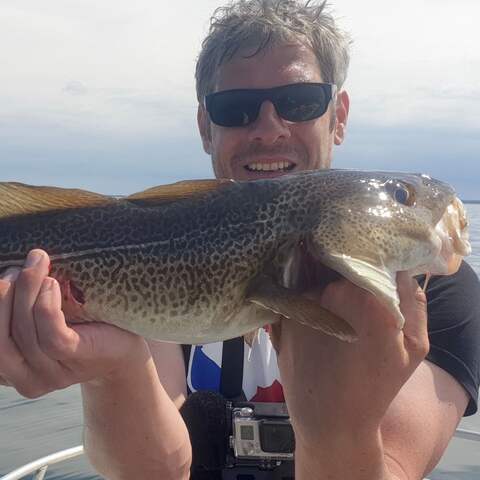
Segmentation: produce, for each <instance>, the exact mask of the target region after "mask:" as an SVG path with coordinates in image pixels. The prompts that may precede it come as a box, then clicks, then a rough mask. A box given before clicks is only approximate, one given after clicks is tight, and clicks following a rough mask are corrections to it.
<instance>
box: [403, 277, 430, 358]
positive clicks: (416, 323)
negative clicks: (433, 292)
mask: <svg viewBox="0 0 480 480" xmlns="http://www.w3.org/2000/svg"><path fill="white" fill-rule="evenodd" d="M397 287H398V295H399V297H400V310H401V311H402V313H403V316H404V317H405V325H404V327H403V334H404V337H405V343H406V344H407V348H408V350H409V351H410V352H412V353H415V354H417V355H419V356H420V357H422V358H423V357H425V356H426V354H427V353H428V349H429V341H428V329H427V322H428V314H427V298H426V296H425V293H424V292H423V290H422V289H421V288H420V286H419V285H418V283H417V281H416V280H415V279H414V278H411V277H410V276H409V275H408V274H407V273H406V272H399V273H398V274H397Z"/></svg>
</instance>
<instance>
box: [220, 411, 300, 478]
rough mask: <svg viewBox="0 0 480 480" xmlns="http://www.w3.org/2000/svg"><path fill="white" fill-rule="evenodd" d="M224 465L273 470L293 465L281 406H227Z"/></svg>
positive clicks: (288, 430) (291, 438)
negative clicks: (283, 465)
mask: <svg viewBox="0 0 480 480" xmlns="http://www.w3.org/2000/svg"><path fill="white" fill-rule="evenodd" d="M228 419H231V421H230V422H229V423H230V425H231V431H230V435H229V443H230V445H229V447H230V452H229V455H228V458H227V465H228V466H230V467H233V466H239V465H245V466H247V465H249V466H253V465H256V466H257V467H260V468H263V469H273V468H276V467H278V466H279V465H281V464H282V463H283V462H293V458H294V451H295V437H294V433H293V429H292V426H291V423H290V419H289V416H288V412H287V408H286V405H285V404H284V403H255V402H237V403H232V402H227V422H228Z"/></svg>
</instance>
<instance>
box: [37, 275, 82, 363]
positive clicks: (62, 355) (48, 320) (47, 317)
mask: <svg viewBox="0 0 480 480" xmlns="http://www.w3.org/2000/svg"><path fill="white" fill-rule="evenodd" d="M61 306H62V300H61V292H60V286H59V284H58V282H57V281H56V280H54V279H53V278H48V277H47V278H45V279H44V281H43V283H42V286H41V289H40V292H39V294H38V297H37V299H36V302H35V304H34V307H33V316H34V320H35V325H36V329H37V338H38V345H39V348H40V349H41V351H42V352H43V353H44V354H46V355H48V357H49V358H52V359H55V360H59V361H62V360H65V359H68V358H70V357H71V356H72V355H74V354H75V352H77V351H78V344H79V336H78V334H77V333H76V331H75V330H73V329H71V328H69V327H68V326H67V324H66V322H65V316H64V314H63V312H62V310H61Z"/></svg>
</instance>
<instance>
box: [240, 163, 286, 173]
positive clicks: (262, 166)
mask: <svg viewBox="0 0 480 480" xmlns="http://www.w3.org/2000/svg"><path fill="white" fill-rule="evenodd" d="M291 166H292V163H290V162H273V163H260V162H255V163H251V164H250V165H247V168H248V170H255V171H262V172H275V171H277V170H286V169H288V168H290V167H291Z"/></svg>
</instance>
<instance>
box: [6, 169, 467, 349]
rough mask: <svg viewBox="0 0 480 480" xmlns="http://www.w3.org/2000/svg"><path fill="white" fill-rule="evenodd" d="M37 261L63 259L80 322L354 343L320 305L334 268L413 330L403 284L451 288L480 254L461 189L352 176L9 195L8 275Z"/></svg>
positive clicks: (58, 268) (70, 316)
mask: <svg viewBox="0 0 480 480" xmlns="http://www.w3.org/2000/svg"><path fill="white" fill-rule="evenodd" d="M34 248H42V249H44V250H45V251H47V253H48V254H49V256H50V259H51V272H50V276H52V277H53V278H55V279H56V280H57V281H58V282H59V285H60V288H61V293H62V310H63V311H64V313H65V317H66V319H67V321H68V322H72V323H74V322H92V321H93V322H106V323H111V324H113V325H116V326H118V327H120V328H123V329H126V330H128V331H131V332H134V333H136V334H139V335H141V336H144V337H146V338H151V339H155V340H161V341H167V342H174V343H184V344H205V343H210V342H216V341H222V340H226V339H229V338H234V337H239V336H242V335H249V334H250V333H251V332H255V331H256V330H257V329H258V328H261V327H264V326H265V325H268V324H273V323H275V322H277V321H278V320H279V318H282V319H285V320H287V319H288V320H289V321H298V322H300V323H303V324H305V325H308V326H310V327H312V328H315V329H317V330H320V331H322V332H324V333H326V334H328V335H333V336H335V337H337V338H338V339H340V340H343V341H348V342H351V341H355V339H356V332H355V331H354V330H353V328H352V327H351V326H350V324H348V323H347V322H346V321H345V320H343V319H341V318H339V317H338V316H336V315H334V314H333V313H331V312H329V311H328V310H326V309H324V308H323V307H322V306H321V305H320V303H319V302H318V301H315V300H314V299H312V298H311V296H309V295H307V293H308V291H309V289H311V288H312V287H314V286H315V284H316V282H319V281H321V277H322V273H321V272H322V268H323V267H326V268H328V269H332V270H333V271H335V272H336V274H338V275H340V276H343V277H345V278H347V279H348V280H350V281H351V282H353V283H354V284H356V285H358V286H359V287H361V288H363V289H365V290H367V291H369V292H371V293H372V294H374V295H375V296H376V297H377V298H378V299H379V300H380V301H381V302H382V303H383V304H385V305H386V306H387V307H388V308H389V310H390V311H391V312H392V315H393V317H394V318H395V320H396V322H397V326H398V328H402V326H403V323H404V318H403V315H402V313H401V311H400V308H399V297H398V293H397V285H396V272H398V271H407V272H409V274H411V275H412V276H413V275H417V274H421V273H425V274H432V275H449V274H452V273H454V272H455V271H456V270H458V268H459V265H460V263H461V261H462V258H463V257H464V256H466V255H468V254H469V253H470V251H471V247H470V243H469V240H468V217H467V214H466V211H465V209H464V207H463V204H462V202H461V200H460V199H459V198H458V197H457V196H456V194H455V191H454V190H453V188H452V187H451V186H449V185H448V184H446V183H444V182H441V181H440V180H436V179H433V178H431V177H429V176H428V175H425V174H413V173H406V172H377V171H363V170H342V169H327V170H315V171H306V172H301V173H294V174H289V175H284V176H280V177H277V178H273V179H259V180H253V181H234V180H231V179H206V180H190V181H182V182H177V183H174V184H171V185H160V186H156V187H152V188H149V189H147V190H145V191H143V192H138V193H135V194H132V195H128V196H108V195H102V194H99V193H95V192H89V191H86V190H81V189H66V188H59V187H48V186H32V185H26V184H21V183H17V182H3V183H0V271H4V270H6V269H7V268H10V267H18V266H22V265H23V262H24V259H25V257H26V254H27V252H28V251H30V250H31V249H34Z"/></svg>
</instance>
